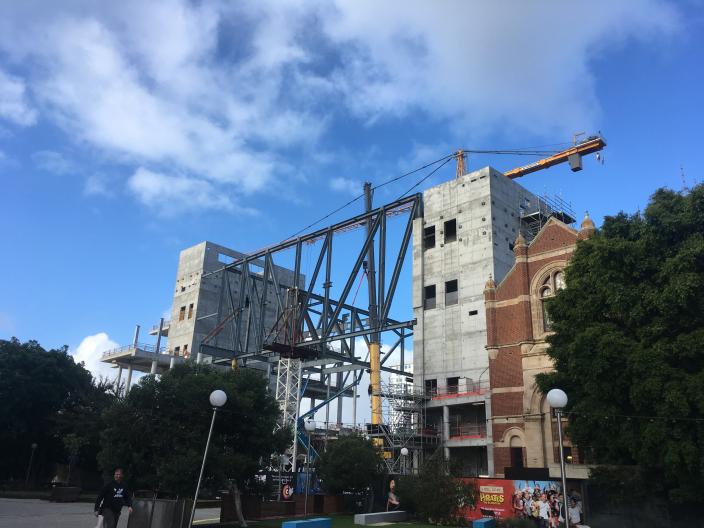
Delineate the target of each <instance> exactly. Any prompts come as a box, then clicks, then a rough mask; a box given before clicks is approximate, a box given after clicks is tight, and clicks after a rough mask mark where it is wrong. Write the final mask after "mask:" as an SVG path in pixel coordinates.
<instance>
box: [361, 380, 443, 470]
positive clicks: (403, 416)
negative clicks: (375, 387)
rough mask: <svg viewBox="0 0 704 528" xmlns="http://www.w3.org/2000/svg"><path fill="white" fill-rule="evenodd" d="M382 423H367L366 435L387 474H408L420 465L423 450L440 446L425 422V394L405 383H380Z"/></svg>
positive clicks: (434, 433) (435, 434) (426, 399)
mask: <svg viewBox="0 0 704 528" xmlns="http://www.w3.org/2000/svg"><path fill="white" fill-rule="evenodd" d="M379 395H380V396H381V401H382V409H383V416H384V422H383V423H382V424H378V425H376V424H367V435H368V436H369V437H370V438H372V439H376V441H377V443H378V445H379V446H380V448H381V450H382V456H383V458H384V462H385V464H386V468H387V470H388V472H389V473H390V474H407V473H410V472H411V471H413V468H418V467H419V466H420V464H421V463H422V460H423V456H424V453H425V451H426V450H428V449H435V448H436V447H437V445H438V443H439V435H438V433H437V431H435V430H433V429H430V428H428V427H427V425H426V420H425V403H426V402H427V401H428V400H429V399H430V398H429V397H428V396H427V395H426V394H425V393H424V391H422V390H420V389H417V388H415V387H414V386H413V384H412V383H408V382H382V383H381V392H380V394H379Z"/></svg>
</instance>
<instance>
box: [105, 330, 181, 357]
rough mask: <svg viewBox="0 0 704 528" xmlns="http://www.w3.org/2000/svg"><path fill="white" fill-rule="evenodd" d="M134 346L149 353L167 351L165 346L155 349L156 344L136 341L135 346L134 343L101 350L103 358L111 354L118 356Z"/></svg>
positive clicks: (111, 355)
mask: <svg viewBox="0 0 704 528" xmlns="http://www.w3.org/2000/svg"><path fill="white" fill-rule="evenodd" d="M157 330H158V329H157ZM135 348H138V349H140V350H143V351H144V352H147V353H149V354H157V353H159V354H163V353H165V352H166V351H167V347H161V348H159V350H157V348H156V346H154V345H149V344H147V343H137V346H136V347H135V346H134V344H132V345H125V346H121V347H119V348H113V349H112V350H107V351H105V352H103V359H105V358H110V357H113V356H119V355H120V354H124V353H125V352H129V351H130V350H134V349H135Z"/></svg>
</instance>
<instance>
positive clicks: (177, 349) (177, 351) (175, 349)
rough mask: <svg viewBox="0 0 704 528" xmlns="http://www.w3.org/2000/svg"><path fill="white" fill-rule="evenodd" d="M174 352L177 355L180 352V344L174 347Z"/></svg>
mask: <svg viewBox="0 0 704 528" xmlns="http://www.w3.org/2000/svg"><path fill="white" fill-rule="evenodd" d="M174 354H175V355H177V356H178V355H180V354H181V347H180V346H177V347H176V348H174Z"/></svg>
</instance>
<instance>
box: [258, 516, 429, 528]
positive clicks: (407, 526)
mask: <svg viewBox="0 0 704 528" xmlns="http://www.w3.org/2000/svg"><path fill="white" fill-rule="evenodd" d="M316 517H330V518H331V519H332V528H355V526H356V525H355V524H354V516H353V515H342V514H341V515H309V516H308V518H309V519H314V518H316ZM302 519H303V517H295V518H291V519H272V520H266V521H247V524H249V525H251V526H252V528H281V523H282V522H285V521H287V520H291V521H300V520H302ZM389 528H437V526H436V525H434V524H423V523H415V522H403V523H393V524H390V525H389Z"/></svg>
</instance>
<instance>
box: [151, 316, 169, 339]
mask: <svg viewBox="0 0 704 528" xmlns="http://www.w3.org/2000/svg"><path fill="white" fill-rule="evenodd" d="M169 326H171V320H170V319H169V320H168V321H164V326H163V327H162V329H161V330H162V332H163V331H166V330H168V329H169ZM158 333H159V325H154V326H152V327H151V329H150V330H149V335H155V334H158Z"/></svg>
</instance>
